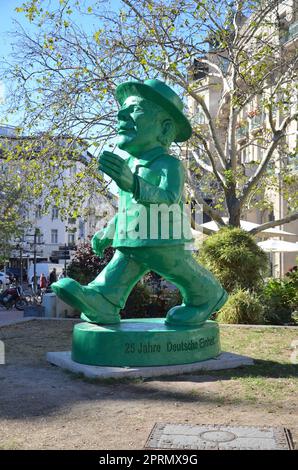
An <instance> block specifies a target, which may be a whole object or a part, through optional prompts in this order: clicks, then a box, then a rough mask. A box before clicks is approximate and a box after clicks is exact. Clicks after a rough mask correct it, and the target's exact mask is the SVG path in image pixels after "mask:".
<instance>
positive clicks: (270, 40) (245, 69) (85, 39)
mask: <svg viewBox="0 0 298 470" xmlns="http://www.w3.org/2000/svg"><path fill="white" fill-rule="evenodd" d="M47 5H48V2H45V1H43V0H31V1H26V2H24V3H23V4H20V7H19V8H18V9H17V10H18V11H20V12H23V13H25V14H26V16H27V17H28V19H29V21H31V22H35V23H36V25H37V26H38V28H39V29H38V31H37V33H36V35H35V36H33V35H32V34H31V33H30V34H29V33H28V32H26V31H25V30H24V29H23V28H22V27H21V26H20V25H19V26H18V31H17V32H15V33H14V36H15V39H16V41H17V44H21V47H18V46H16V52H15V53H14V57H12V60H11V61H10V62H9V64H8V67H7V73H6V77H8V78H9V79H10V82H11V83H12V84H17V85H16V87H14V89H13V90H12V91H11V93H10V96H11V100H10V107H9V110H10V111H13V110H17V109H18V108H19V107H20V106H24V105H25V107H26V113H25V125H26V126H27V127H29V128H31V129H34V128H39V127H40V126H41V124H42V126H43V128H44V129H45V130H46V131H47V132H48V133H49V134H50V135H52V134H54V135H61V134H67V135H70V134H71V135H76V136H79V137H83V138H84V139H86V141H87V142H88V143H89V144H96V145H98V142H103V141H105V139H107V138H112V137H113V136H114V135H115V119H114V117H115V108H114V100H113V97H114V90H115V87H116V85H117V84H118V83H120V82H121V81H123V80H127V79H129V78H131V79H144V78H148V77H150V78H153V77H162V78H164V79H165V80H168V81H169V82H170V83H171V84H174V85H175V86H176V87H177V90H179V91H180V92H181V93H182V94H183V93H184V94H185V95H187V96H190V97H191V98H192V100H193V103H194V104H195V106H194V107H195V108H196V116H197V115H198V112H200V113H201V114H202V116H203V119H204V123H203V124H202V123H195V122H194V124H193V127H194V134H193V139H192V141H191V142H190V143H189V147H188V148H189V149H190V151H189V152H188V156H189V165H188V178H189V192H190V194H191V195H192V197H193V198H194V199H195V200H196V201H197V202H198V203H202V204H203V207H204V209H205V210H206V212H207V213H208V214H209V215H210V216H211V217H212V218H213V219H214V220H215V221H216V222H217V223H218V224H219V225H220V226H224V225H225V224H224V221H223V219H222V217H221V214H222V210H224V211H226V212H227V213H228V215H229V221H228V224H229V225H232V226H236V227H237V226H239V225H240V217H241V214H242V213H244V212H245V211H246V210H247V208H250V207H252V205H254V204H260V194H261V195H262V197H264V194H265V192H264V191H265V189H266V188H268V187H270V188H272V189H275V188H276V187H277V186H278V187H279V189H280V188H282V190H283V192H284V196H285V197H287V195H289V196H290V197H291V201H290V202H291V204H290V205H291V210H290V211H289V213H288V214H286V215H285V217H283V218H282V219H280V220H278V221H271V222H268V223H267V224H266V228H269V227H272V226H276V225H280V224H282V223H286V222H289V221H291V220H295V219H297V218H298V212H297V183H296V180H295V178H294V174H293V173H291V171H290V168H291V165H289V164H288V163H291V162H294V161H295V158H297V157H296V155H297V143H296V144H295V145H294V146H292V147H291V148H290V147H289V145H288V137H289V134H290V133H291V132H294V130H295V126H297V124H295V123H297V117H298V114H297V84H298V80H297V78H298V77H297V63H298V48H297V47H295V41H296V39H295V37H294V35H295V31H292V29H291V27H289V22H288V16H289V15H288V13H289V12H290V13H292V14H293V15H294V14H297V11H294V10H293V11H292V12H291V11H290V10H291V8H292V9H295V8H296V9H297V7H295V6H293V7H291V5H290V4H288V5H287V0H286V1H282V2H281V1H278V0H266V1H263V2H259V1H258V0H236V1H232V2H228V1H227V0H224V1H219V0H210V1H208V2H206V1H205V0H202V1H195V0H189V1H187V0H174V1H169V0H158V1H156V0H140V1H135V0H122V1H121V2H120V7H119V8H117V9H115V8H114V9H113V8H112V7H111V6H110V5H109V4H108V2H106V1H104V0H89V1H86V2H83V3H81V2H78V1H76V0H60V1H59V4H58V2H52V3H51V4H50V6H49V7H48V9H46V8H47ZM285 8H288V10H287V9H286V10H285ZM78 13H79V15H80V18H81V20H78V19H77V18H78ZM285 13H286V15H285ZM86 18H87V19H89V20H90V21H89V23H88V27H86V26H84V24H86V21H85V19H86ZM92 21H93V24H96V26H93V27H92V28H91V27H90V24H91V23H92ZM291 35H292V36H291ZM291 44H292V45H291ZM206 87H207V88H208V89H209V90H211V89H212V90H213V92H214V93H217V94H218V97H219V105H218V108H217V109H216V111H215V112H214V111H212V110H211V109H210V106H208V104H207V102H206V99H205V98H204V94H205V90H206ZM16 103H17V105H16ZM251 120H254V122H255V124H257V122H259V124H260V125H259V126H258V127H255V131H254V132H249V131H246V129H248V128H249V129H251V128H252V126H251ZM248 123H249V126H248ZM239 132H243V133H244V134H245V136H246V137H245V139H244V140H242V141H239V140H238V138H237V134H238V133H239ZM254 148H257V149H259V150H260V152H259V153H260V155H259V157H258V158H256V159H254V160H253V162H252V163H251V165H250V170H249V172H247V169H245V170H244V169H243V166H242V164H241V158H242V154H243V152H244V151H247V150H249V149H250V150H251V149H254ZM184 150H185V149H184ZM285 160H287V165H285ZM277 167H278V168H279V174H278V176H277V175H276V172H275V169H276V168H277ZM206 175H209V177H208V182H207V186H208V188H209V189H210V188H211V187H213V188H214V190H215V191H216V194H217V205H216V207H210V206H209V205H208V204H207V203H206V202H205V201H204V198H203V194H202V187H204V184H205V181H204V180H205V179H206ZM263 228H264V227H263V226H262V225H261V226H260V227H258V228H257V229H254V231H253V233H257V232H258V231H260V230H262V229H263Z"/></svg>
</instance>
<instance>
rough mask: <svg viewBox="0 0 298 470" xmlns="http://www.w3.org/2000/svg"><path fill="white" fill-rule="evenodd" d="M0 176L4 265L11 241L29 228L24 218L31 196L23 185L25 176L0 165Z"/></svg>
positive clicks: (1, 260) (0, 257) (0, 255)
mask: <svg viewBox="0 0 298 470" xmlns="http://www.w3.org/2000/svg"><path fill="white" fill-rule="evenodd" d="M1 170H2V171H1V174H0V265H1V266H3V265H5V263H6V261H7V260H8V259H9V256H10V252H11V250H12V248H13V239H14V238H15V237H17V236H22V235H23V234H24V232H25V231H26V230H27V229H28V228H29V226H30V225H29V223H28V220H27V217H26V213H27V208H28V205H29V204H30V201H31V200H32V195H31V194H30V191H29V190H28V189H29V187H28V185H26V184H25V181H26V175H24V174H20V172H17V171H11V170H12V168H11V166H10V167H8V166H5V165H3V163H2V166H1Z"/></svg>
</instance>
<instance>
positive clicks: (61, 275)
mask: <svg viewBox="0 0 298 470" xmlns="http://www.w3.org/2000/svg"><path fill="white" fill-rule="evenodd" d="M64 277H66V271H65V269H64V268H63V269H62V271H61V273H60V274H59V276H58V279H59V280H60V279H63V278H64Z"/></svg>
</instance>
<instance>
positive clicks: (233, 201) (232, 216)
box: [226, 187, 241, 227]
mask: <svg viewBox="0 0 298 470" xmlns="http://www.w3.org/2000/svg"><path fill="white" fill-rule="evenodd" d="M226 201H227V209H228V214H229V221H228V225H231V226H232V227H240V214H241V210H240V201H239V199H238V198H237V197H236V194H235V188H231V187H230V188H228V189H227V191H226Z"/></svg>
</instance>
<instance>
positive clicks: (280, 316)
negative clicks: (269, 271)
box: [263, 278, 298, 325]
mask: <svg viewBox="0 0 298 470" xmlns="http://www.w3.org/2000/svg"><path fill="white" fill-rule="evenodd" d="M263 300H264V305H265V321H266V323H270V324H275V325H282V324H284V323H291V321H292V313H293V312H294V311H295V309H297V305H298V289H297V280H296V281H295V279H294V280H293V279H292V278H290V279H289V280H287V279H285V280H280V279H269V280H268V282H267V283H266V285H265V286H264V289H263Z"/></svg>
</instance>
